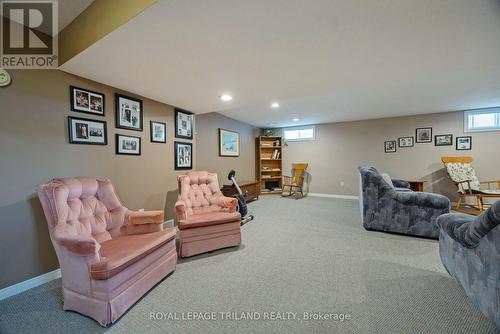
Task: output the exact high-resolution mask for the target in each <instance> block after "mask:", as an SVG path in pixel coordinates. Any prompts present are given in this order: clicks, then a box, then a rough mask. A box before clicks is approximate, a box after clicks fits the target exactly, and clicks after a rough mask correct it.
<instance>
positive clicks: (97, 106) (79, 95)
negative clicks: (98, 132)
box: [69, 86, 105, 116]
mask: <svg viewBox="0 0 500 334" xmlns="http://www.w3.org/2000/svg"><path fill="white" fill-rule="evenodd" d="M69 98H70V103H71V111H76V112H83V113H87V114H94V115H99V116H104V114H105V111H104V102H105V96H104V94H102V93H98V92H93V91H91V90H88V89H83V88H78V87H75V86H69Z"/></svg>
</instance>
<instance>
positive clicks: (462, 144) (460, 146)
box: [456, 136, 472, 151]
mask: <svg viewBox="0 0 500 334" xmlns="http://www.w3.org/2000/svg"><path fill="white" fill-rule="evenodd" d="M456 149H457V151H468V150H471V149H472V137H471V136H464V137H457V146H456Z"/></svg>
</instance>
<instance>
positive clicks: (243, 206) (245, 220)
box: [227, 170, 255, 226]
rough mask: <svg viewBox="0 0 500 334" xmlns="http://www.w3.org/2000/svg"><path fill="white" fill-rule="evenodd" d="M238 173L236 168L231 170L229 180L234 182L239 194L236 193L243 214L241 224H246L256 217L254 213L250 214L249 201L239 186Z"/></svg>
mask: <svg viewBox="0 0 500 334" xmlns="http://www.w3.org/2000/svg"><path fill="white" fill-rule="evenodd" d="M235 175H236V172H235V171H234V170H231V171H230V172H229V175H228V176H227V178H228V180H229V181H231V182H233V185H234V187H235V188H236V190H237V191H238V195H236V199H238V211H239V212H240V214H241V226H243V225H245V224H246V223H248V222H250V221H252V220H253V219H254V218H255V217H254V216H253V215H248V216H247V214H248V207H247V202H246V201H245V195H244V194H243V192H242V191H241V188H240V186H238V182H236V179H235V178H234V176H235Z"/></svg>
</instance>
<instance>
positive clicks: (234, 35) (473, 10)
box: [62, 0, 500, 127]
mask: <svg viewBox="0 0 500 334" xmlns="http://www.w3.org/2000/svg"><path fill="white" fill-rule="evenodd" d="M62 69H63V70H64V71H67V72H70V73H73V74H77V75H80V76H83V77H86V78H89V79H92V80H95V81H98V82H102V83H105V84H109V85H112V86H116V87H118V88H121V89H124V90H128V91H131V92H134V93H137V94H141V95H144V96H146V97H149V98H153V99H155V100H159V101H162V102H165V103H168V104H171V105H175V106H178V107H181V108H185V109H188V110H191V111H194V112H196V113H206V112H211V111H218V112H221V113H222V114H224V115H227V116H230V117H233V118H235V119H238V120H241V121H245V122H248V123H250V124H253V125H256V126H261V127H268V126H287V125H291V124H310V123H325V122H338V121H348V120H359V119H369V118H379V117H390V116H403V115H413V114H421V113H434V112H443V111H453V110H462V109H470V108H480V107H489V106H498V105H500V1H498V0H377V1H373V0H314V1H307V0H252V1H248V0H211V1H206V0H190V1H185V0H159V1H158V2H157V3H156V4H155V5H153V6H151V7H150V8H148V9H147V10H146V11H145V12H143V13H141V14H140V15H138V16H137V17H135V18H134V19H132V20H131V21H129V22H128V23H126V24H125V25H123V26H122V27H120V28H119V29H117V30H116V31H114V32H112V33H110V34H109V35H108V36H106V37H104V38H103V39H102V40H100V41H98V42H97V43H95V44H94V45H92V46H91V47H90V48H88V49H87V50H85V51H83V52H82V53H81V54H79V55H77V56H76V57H74V58H73V59H71V60H70V61H69V62H67V63H66V64H64V65H63V66H62ZM225 92H229V93H231V94H232V95H233V97H234V99H233V101H231V102H229V103H224V102H222V101H220V100H219V99H218V96H219V95H220V94H222V93H225ZM272 101H278V102H279V103H280V104H281V107H280V108H279V109H278V110H271V108H270V107H269V105H270V103H271V102H272ZM294 117H299V118H300V119H301V120H300V121H299V122H297V123H294V122H292V121H291V119H292V118H294Z"/></svg>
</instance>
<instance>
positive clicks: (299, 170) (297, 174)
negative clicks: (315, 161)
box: [292, 163, 309, 186]
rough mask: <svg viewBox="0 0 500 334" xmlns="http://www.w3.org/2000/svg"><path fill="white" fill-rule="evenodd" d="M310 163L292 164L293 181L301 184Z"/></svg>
mask: <svg viewBox="0 0 500 334" xmlns="http://www.w3.org/2000/svg"><path fill="white" fill-rule="evenodd" d="M308 166H309V164H306V163H293V164H292V177H293V183H295V184H296V185H299V186H301V185H302V183H303V182H304V173H305V171H306V169H307V167H308Z"/></svg>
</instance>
